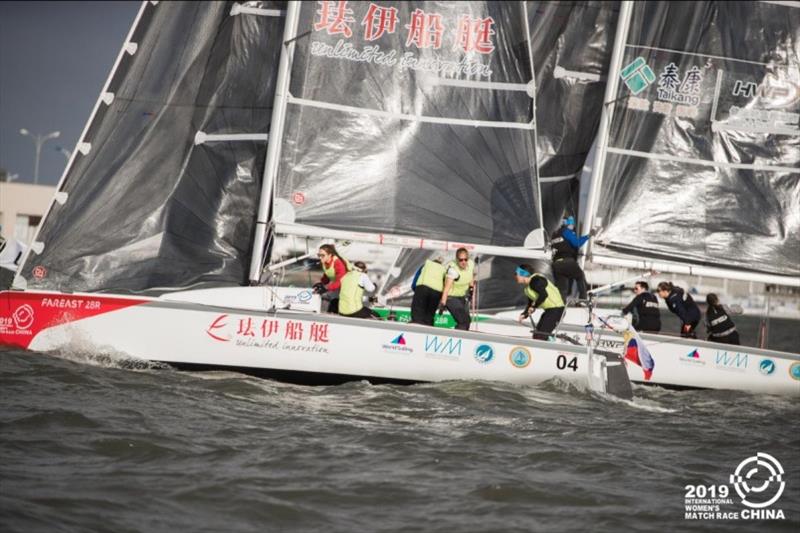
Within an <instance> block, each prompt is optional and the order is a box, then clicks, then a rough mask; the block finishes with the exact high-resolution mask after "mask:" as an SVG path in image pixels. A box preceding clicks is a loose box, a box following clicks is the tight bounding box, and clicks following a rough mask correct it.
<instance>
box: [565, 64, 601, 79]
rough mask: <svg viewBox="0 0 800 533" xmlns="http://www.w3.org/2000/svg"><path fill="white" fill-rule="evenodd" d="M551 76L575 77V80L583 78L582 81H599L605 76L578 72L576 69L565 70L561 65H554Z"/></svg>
mask: <svg viewBox="0 0 800 533" xmlns="http://www.w3.org/2000/svg"><path fill="white" fill-rule="evenodd" d="M553 77H554V78H555V79H559V78H575V79H576V80H583V81H601V80H603V79H605V76H601V75H600V74H595V73H594V72H579V71H577V70H567V69H565V68H564V67H562V66H556V68H555V69H554V70H553Z"/></svg>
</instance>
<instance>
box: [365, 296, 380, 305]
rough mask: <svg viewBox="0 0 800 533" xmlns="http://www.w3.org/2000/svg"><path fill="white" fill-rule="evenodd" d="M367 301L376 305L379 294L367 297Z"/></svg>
mask: <svg viewBox="0 0 800 533" xmlns="http://www.w3.org/2000/svg"><path fill="white" fill-rule="evenodd" d="M367 301H368V302H369V303H370V304H373V305H374V304H375V303H376V302H377V301H378V297H377V296H370V297H369V298H367Z"/></svg>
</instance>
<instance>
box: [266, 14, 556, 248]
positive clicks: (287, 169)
mask: <svg viewBox="0 0 800 533" xmlns="http://www.w3.org/2000/svg"><path fill="white" fill-rule="evenodd" d="M524 11H525V5H524V4H523V3H506V2H502V3H501V2H497V3H495V2H398V3H393V4H381V5H380V6H379V5H377V4H374V3H366V2H365V3H361V2H314V3H311V2H309V3H303V4H302V5H301V7H300V18H299V24H298V30H297V32H298V36H297V38H296V41H295V49H294V55H293V67H292V72H291V85H290V96H289V99H288V109H287V120H286V132H285V135H284V137H283V140H282V142H283V145H282V150H281V158H280V165H279V170H278V175H277V181H276V188H275V202H276V203H275V209H274V212H275V217H276V221H277V222H278V223H279V229H280V223H281V222H286V221H290V222H294V223H295V224H298V225H300V226H307V227H320V228H323V229H328V230H339V231H355V232H361V233H364V234H384V233H385V234H392V235H401V236H411V237H415V238H419V237H424V238H426V239H434V240H441V241H450V242H464V243H472V244H478V245H491V246H498V247H507V246H508V247H510V246H516V247H522V246H524V245H525V244H526V239H529V237H530V235H531V234H532V233H536V232H538V231H539V230H540V229H541V227H542V223H541V208H540V205H539V202H540V196H539V190H538V181H537V177H536V164H535V160H536V158H535V148H534V143H533V140H532V135H531V132H532V130H533V127H534V121H533V113H532V109H533V105H532V97H531V95H530V94H529V93H530V91H531V88H532V87H533V84H532V83H531V80H532V73H531V71H530V60H529V51H528V39H527V33H526V28H525V26H526V24H525V21H526V19H525V14H524ZM287 210H288V211H290V212H291V215H290V216H289V217H288V218H285V217H284V216H283V215H281V213H285V212H286V211H287ZM300 231H302V228H301V229H300ZM538 237H539V238H538V241H539V242H540V243H541V244H543V240H542V239H541V233H540V232H539V235H538Z"/></svg>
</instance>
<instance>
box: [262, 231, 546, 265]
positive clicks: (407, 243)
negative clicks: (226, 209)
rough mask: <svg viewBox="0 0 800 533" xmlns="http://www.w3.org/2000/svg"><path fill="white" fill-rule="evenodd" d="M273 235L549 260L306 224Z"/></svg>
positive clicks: (535, 254) (525, 252)
mask: <svg viewBox="0 0 800 533" xmlns="http://www.w3.org/2000/svg"><path fill="white" fill-rule="evenodd" d="M275 233H277V234H281V235H297V236H300V237H315V238H320V239H339V240H348V241H356V242H365V243H372V244H380V245H385V246H400V247H402V248H411V249H420V250H440V251H451V252H455V251H456V250H457V249H459V248H461V247H464V248H466V249H467V250H470V251H471V252H473V253H482V254H488V255H496V256H503V257H524V258H528V259H549V258H550V255H549V254H547V253H545V251H544V250H542V249H533V248H523V247H521V246H513V247H512V246H493V245H490V244H473V243H466V242H462V241H458V242H454V241H440V240H435V239H428V238H426V237H424V236H406V235H394V234H391V233H364V232H358V231H345V230H336V229H329V228H321V227H318V226H309V225H306V224H290V223H282V222H277V223H276V224H275Z"/></svg>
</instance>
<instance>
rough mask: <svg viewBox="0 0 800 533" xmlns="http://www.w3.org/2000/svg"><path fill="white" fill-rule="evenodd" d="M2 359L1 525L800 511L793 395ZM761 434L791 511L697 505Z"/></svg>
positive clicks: (338, 522) (592, 523) (592, 524)
mask: <svg viewBox="0 0 800 533" xmlns="http://www.w3.org/2000/svg"><path fill="white" fill-rule="evenodd" d="M0 350H2V349H0ZM0 376H1V377H0V387H1V388H0V405H2V411H1V412H0V453H2V462H0V531H4V532H11V531H18V532H30V531H80V532H84V531H113V532H121V531H143V532H156V531H164V532H173V531H226V532H227V531H232V532H239V531H259V532H261V531H286V530H289V531H347V532H350V531H435V532H439V531H441V532H454V531H459V532H461V531H466V532H471V531H476V532H477V531H588V530H592V531H619V530H621V529H632V530H638V531H666V530H692V531H701V530H702V531H718V530H720V529H723V530H724V529H741V530H754V529H755V528H756V527H758V528H760V529H767V530H775V531H793V530H794V531H797V526H798V524H800V520H799V519H800V431H798V415H800V406H798V403H799V402H798V400H797V399H796V398H785V397H769V396H755V395H749V394H744V393H733V392H719V391H717V392H712V391H694V392H674V391H665V390H662V389H657V388H637V389H636V391H635V392H636V399H635V401H633V402H623V401H619V400H615V399H612V398H608V397H603V396H599V395H596V394H593V393H591V392H587V391H582V390H578V389H576V388H574V387H573V386H570V385H566V384H563V383H558V382H553V383H548V384H545V385H543V386H540V387H521V386H514V385H508V384H500V383H488V382H448V383H440V384H426V385H415V386H407V387H402V386H372V385H369V384H367V383H352V384H348V385H343V386H336V387H317V388H309V387H302V386H295V385H285V384H280V383H275V382H272V381H267V380H259V379H256V378H250V377H246V376H242V375H239V374H232V373H222V372H215V373H188V372H176V371H172V370H168V369H160V370H159V369H147V368H136V365H130V364H125V363H121V362H119V361H114V360H112V359H108V358H97V357H92V358H88V357H87V356H85V355H80V354H65V353H61V354H58V356H55V355H43V354H34V353H31V352H24V351H8V350H6V351H0ZM759 451H761V452H766V453H769V454H771V455H773V456H774V457H775V458H776V459H778V460H779V461H780V462H781V463H782V465H783V468H784V469H785V470H786V474H785V476H784V479H785V480H786V488H785V492H784V494H783V495H782V497H781V498H780V500H779V501H778V502H777V503H776V504H775V505H774V506H773V508H775V509H778V508H779V509H782V510H783V512H784V514H785V515H786V520H783V521H760V522H754V521H746V522H741V521H690V520H685V519H684V496H685V489H684V487H685V485H687V484H708V485H710V484H715V485H719V484H728V481H729V479H728V478H729V476H730V474H731V473H733V471H734V470H735V468H736V466H737V465H738V464H739V463H740V462H741V461H742V460H744V459H745V458H747V457H750V456H752V455H755V454H756V452H759ZM775 487H777V485H773V486H771V487H770V489H772V488H775ZM734 496H735V495H734ZM735 503H736V505H731V506H726V509H727V508H730V509H736V510H741V509H742V508H743V507H742V505H741V504H740V503H739V499H738V498H736V499H735Z"/></svg>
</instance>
